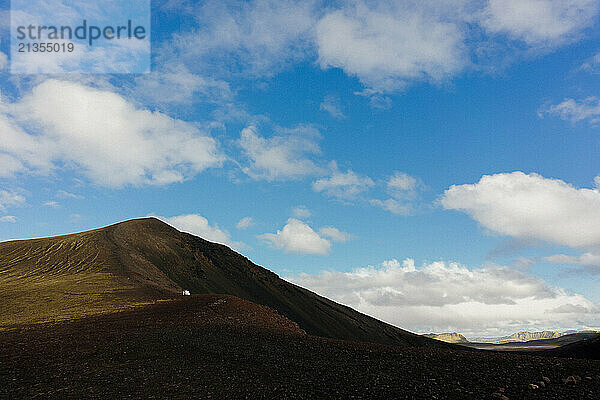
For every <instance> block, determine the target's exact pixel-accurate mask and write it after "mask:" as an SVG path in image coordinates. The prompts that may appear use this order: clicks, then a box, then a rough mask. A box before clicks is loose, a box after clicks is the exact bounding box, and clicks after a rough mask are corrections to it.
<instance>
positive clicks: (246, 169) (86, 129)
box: [0, 0, 600, 337]
mask: <svg viewBox="0 0 600 400" xmlns="http://www.w3.org/2000/svg"><path fill="white" fill-rule="evenodd" d="M2 4H4V7H3V8H4V9H6V4H5V3H2ZM599 10H600V2H598V1H592V0H568V1H564V0H563V1H555V0H519V1H517V0H514V1H506V2H499V1H495V0H489V1H469V0H457V1H442V2H439V1H438V2H428V1H426V2H411V1H406V2H393V3H388V2H385V1H364V2H363V1H354V2H326V3H323V2H319V1H313V2H301V3H300V2H293V1H279V2H274V1H254V2H246V3H233V2H212V1H207V2H201V3H198V4H196V3H195V2H186V1H183V0H182V1H175V0H171V1H168V2H167V1H157V2H153V3H152V59H153V65H152V72H151V73H150V74H141V75H140V74H121V75H106V74H104V75H102V74H55V75H40V74H38V75H11V74H10V73H9V70H10V68H9V62H10V60H9V59H8V56H7V54H8V53H9V52H10V49H9V43H10V40H9V39H8V37H9V36H8V35H9V34H10V27H9V25H8V23H7V21H8V18H7V17H6V14H4V16H5V18H4V21H5V22H4V24H2V28H1V32H2V41H1V42H0V50H1V51H2V52H3V53H2V54H0V67H2V70H1V71H0V90H1V94H2V95H1V103H0V221H2V222H0V240H9V239H16V238H30V237H40V236H49V235H56V234H62V233H69V232H74V231H81V230H85V229H90V228H95V227H99V226H103V225H108V224H111V223H114V222H117V221H121V220H125V219H129V218H134V217H142V216H147V215H154V216H158V217H160V218H162V219H163V220H165V221H167V222H169V223H171V224H172V225H174V226H176V227H178V228H180V229H183V230H186V231H189V232H192V233H195V234H198V235H200V236H203V237H205V238H207V239H210V240H214V241H218V242H221V243H225V244H228V245H230V246H232V247H233V248H235V249H236V250H238V251H240V252H241V253H243V254H244V255H246V256H248V257H249V258H250V259H252V260H253V261H255V262H256V263H258V264H260V265H264V266H266V267H268V268H270V269H272V270H273V271H274V272H276V273H278V274H280V275H281V276H283V277H286V278H288V279H290V280H292V281H294V282H296V283H298V284H300V285H302V286H306V287H308V288H310V289H313V290H315V291H317V292H319V293H321V294H324V295H327V296H329V297H331V298H333V299H335V300H337V301H340V302H343V303H345V304H348V305H350V306H352V307H355V308H357V309H359V310H360V311H363V312H366V313H369V314H371V315H374V316H376V317H378V318H381V319H384V320H386V321H388V322H391V323H394V324H396V325H398V326H401V327H404V328H407V329H410V330H413V331H418V332H429V331H437V332H441V331H449V330H452V331H454V330H456V331H460V332H463V333H465V334H467V335H470V336H471V337H473V336H477V335H494V334H498V335H500V334H505V333H511V332H512V331H517V330H540V329H558V330H560V329H600V318H598V312H599V311H600V296H599V295H598V290H597V288H598V285H599V284H600V228H598V226H600V214H599V211H598V210H600V192H599V189H598V188H599V187H600V178H598V179H596V180H595V178H596V177H597V176H599V175H600V167H599V165H598V164H599V163H598V161H597V159H598V158H597V154H598V150H599V146H600V144H599V143H600V142H599V139H600V137H599V135H600V131H599V129H600V127H599V124H600V100H599V99H598V96H600V82H599V79H598V76H599V74H600V45H598V40H599V39H600V32H599V30H598V27H599V25H598V15H599Z"/></svg>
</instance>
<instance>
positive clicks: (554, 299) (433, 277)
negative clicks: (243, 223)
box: [287, 259, 600, 336]
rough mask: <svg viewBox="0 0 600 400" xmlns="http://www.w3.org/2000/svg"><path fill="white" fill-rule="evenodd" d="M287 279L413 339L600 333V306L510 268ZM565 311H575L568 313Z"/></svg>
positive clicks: (390, 265) (441, 265) (383, 268)
mask: <svg viewBox="0 0 600 400" xmlns="http://www.w3.org/2000/svg"><path fill="white" fill-rule="evenodd" d="M287 279H288V280H290V281H291V282H293V283H295V284H298V285H300V286H303V287H306V288H308V289H310V290H313V291H315V292H317V293H319V294H321V295H323V296H326V297H329V298H331V299H333V300H335V301H338V302H340V303H342V304H345V305H348V306H350V307H353V308H356V309H358V310H359V311H361V312H364V313H367V314H369V315H372V316H374V317H376V318H379V319H382V320H384V321H386V322H389V323H391V324H394V325H396V326H399V327H402V328H405V329H409V330H411V331H416V332H461V333H463V334H466V335H468V336H480V335H502V334H508V333H513V332H512V331H513V330H515V329H531V330H542V329H573V328H576V327H577V328H579V327H581V328H587V327H598V326H600V318H599V317H598V314H597V312H598V311H599V310H600V308H599V306H598V305H597V304H595V303H593V302H591V301H589V300H588V299H586V298H585V297H583V296H581V295H578V294H567V293H566V292H565V291H564V290H562V289H559V288H554V287H551V286H549V285H547V284H546V283H545V282H544V281H542V280H541V279H540V278H537V277H534V276H532V275H528V274H525V273H523V272H521V271H516V270H514V269H511V268H507V267H499V266H493V267H486V268H479V269H469V268H467V267H465V266H463V265H460V264H456V263H446V262H441V261H440V262H434V263H431V264H426V265H423V266H422V267H420V268H416V267H415V264H414V261H413V260H412V259H406V260H404V261H403V262H399V261H397V260H395V259H393V260H389V261H385V262H383V263H382V264H381V265H379V266H377V267H374V266H369V267H365V268H358V269H356V270H353V271H351V272H337V271H323V272H321V273H319V274H306V273H303V274H300V275H296V276H291V277H288V278H287ZM567 307H569V308H570V309H572V310H576V312H574V313H571V314H568V313H565V312H564V310H565V309H566V308H567Z"/></svg>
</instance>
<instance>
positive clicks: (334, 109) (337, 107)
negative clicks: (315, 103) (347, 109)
mask: <svg viewBox="0 0 600 400" xmlns="http://www.w3.org/2000/svg"><path fill="white" fill-rule="evenodd" d="M319 108H320V109H321V110H323V111H327V112H328V113H329V115H331V116H332V117H333V118H335V119H344V118H346V115H345V114H344V112H343V111H342V105H341V104H340V99H339V98H338V97H336V96H332V95H327V96H325V98H324V99H323V101H322V102H321V105H320V106H319Z"/></svg>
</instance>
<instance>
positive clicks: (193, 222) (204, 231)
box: [156, 214, 244, 249]
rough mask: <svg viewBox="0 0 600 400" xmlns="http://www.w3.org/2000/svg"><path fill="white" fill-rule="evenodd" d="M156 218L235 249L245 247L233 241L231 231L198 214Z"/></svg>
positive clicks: (181, 229)
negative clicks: (212, 223)
mask: <svg viewBox="0 0 600 400" xmlns="http://www.w3.org/2000/svg"><path fill="white" fill-rule="evenodd" d="M156 218H158V219H160V220H161V221H163V222H166V223H167V224H169V225H171V226H172V227H174V228H176V229H178V230H180V231H182V232H186V233H191V234H192V235H195V236H199V237H201V238H202V239H205V240H208V241H210V242H215V243H220V244H224V245H226V246H229V247H232V248H234V249H235V248H241V247H244V245H243V243H241V242H234V241H232V240H231V236H230V235H229V232H227V231H226V230H224V229H221V228H219V226H218V225H217V224H214V225H211V224H210V223H209V222H208V220H207V219H206V218H204V217H203V216H201V215H198V214H184V215H177V216H174V217H159V216H157V217H156Z"/></svg>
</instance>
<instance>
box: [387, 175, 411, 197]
mask: <svg viewBox="0 0 600 400" xmlns="http://www.w3.org/2000/svg"><path fill="white" fill-rule="evenodd" d="M387 187H388V189H389V190H391V191H392V192H394V193H400V195H404V194H405V193H407V192H414V190H415V189H416V187H417V179H416V178H413V177H412V176H410V175H408V174H406V173H404V172H398V171H396V172H394V174H393V175H392V176H391V177H390V178H389V180H388V181H387Z"/></svg>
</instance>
